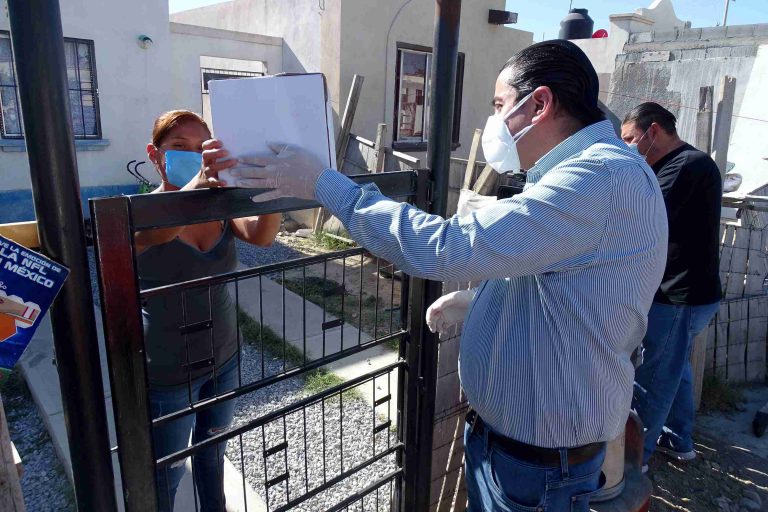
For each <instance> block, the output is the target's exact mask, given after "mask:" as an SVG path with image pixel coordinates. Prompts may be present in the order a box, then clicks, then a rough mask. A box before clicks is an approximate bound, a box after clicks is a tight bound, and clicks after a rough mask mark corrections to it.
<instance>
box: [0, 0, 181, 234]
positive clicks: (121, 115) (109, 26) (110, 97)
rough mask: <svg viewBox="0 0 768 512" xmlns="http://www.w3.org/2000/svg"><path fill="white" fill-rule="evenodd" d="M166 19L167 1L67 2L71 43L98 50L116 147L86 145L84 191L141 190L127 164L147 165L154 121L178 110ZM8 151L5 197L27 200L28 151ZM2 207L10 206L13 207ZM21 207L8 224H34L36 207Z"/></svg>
mask: <svg viewBox="0 0 768 512" xmlns="http://www.w3.org/2000/svg"><path fill="white" fill-rule="evenodd" d="M166 12H168V2H167V0H136V1H132V2H100V1H95V0H64V1H62V2H61V16H62V25H63V31H64V36H65V37H73V38H82V39H90V40H93V42H94V49H95V65H96V76H97V81H98V93H99V107H100V112H101V126H102V134H103V138H104V141H108V144H107V145H96V146H94V145H90V146H87V147H85V146H84V145H83V144H81V143H78V151H77V161H78V168H79V173H80V184H81V186H82V187H84V188H87V187H95V188H94V191H95V192H98V191H99V190H107V189H104V188H102V187H110V186H114V185H121V184H123V185H129V187H128V188H133V184H134V183H135V181H134V180H133V178H132V177H131V176H130V175H129V174H128V173H127V172H126V171H125V164H126V162H128V161H129V160H134V159H143V158H144V156H145V155H146V153H145V151H144V146H145V145H146V141H147V138H148V133H149V131H150V129H151V126H152V121H153V120H154V118H155V116H156V115H157V113H158V112H161V111H163V110H166V109H167V108H168V107H169V106H170V105H171V104H172V102H171V97H170V96H171V95H170V87H171V71H170V66H169V63H170V61H171V44H170V31H169V30H168V18H167V16H165V15H164V13H166ZM8 29H9V21H8V18H7V16H5V15H2V16H0V30H8ZM140 34H146V35H148V36H150V37H151V38H152V39H153V40H154V45H153V46H152V47H151V48H149V49H147V50H144V49H142V48H140V47H139V46H138V44H137V36H138V35H140ZM1 142H2V141H0V146H2V143H1ZM1 149H2V151H0V170H2V174H3V180H2V182H1V183H0V193H2V191H13V190H16V191H19V192H18V193H16V194H15V195H14V196H13V197H26V196H25V194H24V193H23V192H21V191H23V190H25V189H29V186H30V181H29V165H28V161H27V153H26V151H18V149H20V148H18V147H17V148H9V147H6V146H2V147H1ZM12 149H16V151H10V150H12ZM86 149H91V150H90V151H86ZM93 149H97V150H93ZM8 197H10V196H8ZM2 201H3V204H4V205H5V204H6V203H10V201H6V200H5V199H3V200H2ZM13 207H14V208H13V211H10V210H7V211H6V212H5V213H4V214H3V215H2V216H0V222H1V221H10V220H21V219H24V218H26V219H29V218H31V217H32V216H33V213H32V205H31V201H24V200H20V201H14V202H13Z"/></svg>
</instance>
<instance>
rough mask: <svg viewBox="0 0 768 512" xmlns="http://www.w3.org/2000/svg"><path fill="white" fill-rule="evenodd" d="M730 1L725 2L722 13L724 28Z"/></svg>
mask: <svg viewBox="0 0 768 512" xmlns="http://www.w3.org/2000/svg"><path fill="white" fill-rule="evenodd" d="M730 3H731V0H725V12H723V26H725V25H726V24H727V23H728V6H729V5H730Z"/></svg>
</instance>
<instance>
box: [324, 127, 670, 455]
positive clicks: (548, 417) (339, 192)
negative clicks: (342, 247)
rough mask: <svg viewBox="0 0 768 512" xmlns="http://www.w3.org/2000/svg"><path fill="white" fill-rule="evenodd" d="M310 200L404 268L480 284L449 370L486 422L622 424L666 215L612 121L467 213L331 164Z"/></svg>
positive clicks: (580, 433) (650, 178) (524, 436)
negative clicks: (445, 212)
mask: <svg viewBox="0 0 768 512" xmlns="http://www.w3.org/2000/svg"><path fill="white" fill-rule="evenodd" d="M532 136H535V135H534V132H532V133H531V134H530V135H528V137H532ZM316 197H317V199H318V200H319V201H320V202H322V203H323V204H324V205H325V206H326V207H327V208H328V209H329V210H330V211H331V212H332V213H333V214H334V215H336V216H337V217H338V218H339V219H340V220H341V221H342V222H343V223H344V225H345V226H346V227H347V229H348V230H349V233H350V234H351V235H352V237H353V238H354V239H355V240H357V241H358V242H359V243H360V244H362V245H363V246H364V247H366V248H367V249H368V250H370V251H371V252H373V253H374V254H376V255H378V256H381V257H383V258H386V259H387V260H389V261H391V262H393V263H395V264H396V265H398V266H399V267H400V268H402V269H403V270H404V271H405V272H407V273H409V274H411V275H414V276H420V277H424V278H427V279H433V280H438V281H480V280H484V281H483V282H482V284H481V285H480V286H479V288H478V291H477V293H476V294H475V298H474V300H473V302H472V304H471V306H470V309H469V312H468V314H467V317H466V319H465V323H464V331H463V335H462V339H461V351H460V370H459V372H460V376H461V383H462V387H463V388H464V391H465V393H466V395H467V398H468V400H469V402H470V404H471V405H472V407H474V408H475V409H476V410H477V412H478V413H479V415H480V416H481V417H482V418H483V420H484V421H485V422H486V423H487V424H488V425H489V426H490V427H491V428H493V429H494V430H495V431H497V432H499V433H500V434H502V435H505V436H507V437H510V438H512V439H515V440H518V441H521V442H524V443H528V444H533V445H536V446H542V447H549V448H556V447H573V446H581V445H584V444H588V443H593V442H597V441H608V440H611V439H613V438H615V437H616V436H617V435H618V434H619V433H620V432H621V431H622V430H623V428H624V423H625V421H626V418H627V415H628V413H629V407H630V401H631V395H632V381H633V378H634V369H633V366H632V363H631V362H630V354H631V352H632V350H633V349H634V348H635V347H636V346H637V345H638V344H639V343H640V341H641V339H642V337H643V335H644V334H645V329H646V315H647V313H648V309H649V308H650V305H651V301H652V299H653V295H654V293H655V292H656V289H657V288H658V286H659V283H660V281H661V277H662V273H663V271H664V265H665V261H666V252H667V250H666V244H667V216H666V210H665V207H664V199H663V198H662V196H661V191H660V190H659V186H658V184H657V181H656V177H655V176H654V174H653V172H652V171H651V169H650V168H649V167H648V166H647V165H646V163H645V161H644V160H643V159H642V158H641V157H640V156H638V155H637V154H636V153H633V152H631V151H630V150H629V149H628V148H627V146H626V145H625V144H624V143H623V142H622V141H621V140H619V139H618V138H616V136H615V133H614V131H613V128H612V126H611V124H610V123H609V122H608V121H603V122H599V123H595V124H593V125H590V126H587V127H586V128H583V129H582V130H580V131H579V132H577V133H575V134H574V135H572V136H571V137H569V138H568V139H566V140H564V141H563V142H562V143H560V144H559V145H558V146H556V147H555V148H554V149H552V150H551V151H550V152H549V153H547V154H546V155H545V156H544V157H542V158H541V159H540V160H539V161H538V162H536V165H535V166H534V167H533V168H532V169H530V170H529V171H528V184H527V185H526V189H525V190H524V192H522V193H521V194H518V195H517V196H514V197H512V198H509V199H504V200H500V201H498V202H496V203H494V204H493V205H490V206H486V207H485V208H481V209H480V210H478V211H475V212H474V213H472V214H471V215H469V216H464V217H458V216H454V217H451V218H450V219H443V218H441V217H438V216H435V215H429V214H427V213H425V212H423V211H421V210H419V209H417V208H414V207H412V206H409V205H407V204H404V203H398V202H395V201H392V200H390V199H387V198H386V197H384V196H382V194H381V193H380V192H379V191H378V189H377V188H376V187H375V186H373V185H365V186H362V187H361V186H358V185H356V184H354V183H353V182H352V181H350V180H349V179H347V178H346V177H345V176H343V175H341V174H340V173H337V172H333V171H330V170H326V171H324V172H323V173H322V174H321V176H320V178H319V180H318V183H317V188H316Z"/></svg>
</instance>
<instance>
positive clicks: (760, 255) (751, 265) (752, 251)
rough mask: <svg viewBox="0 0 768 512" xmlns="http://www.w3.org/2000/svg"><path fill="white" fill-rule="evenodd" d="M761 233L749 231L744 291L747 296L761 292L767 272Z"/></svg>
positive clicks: (759, 231)
mask: <svg viewBox="0 0 768 512" xmlns="http://www.w3.org/2000/svg"><path fill="white" fill-rule="evenodd" d="M762 242H763V233H762V231H761V230H757V229H753V230H750V233H749V258H748V260H747V281H746V284H745V288H744V293H745V295H746V296H747V297H751V296H753V295H758V294H763V281H764V280H765V276H766V274H768V266H767V265H766V253H765V250H764V246H763V243H762Z"/></svg>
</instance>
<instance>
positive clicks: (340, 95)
mask: <svg viewBox="0 0 768 512" xmlns="http://www.w3.org/2000/svg"><path fill="white" fill-rule="evenodd" d="M504 8H505V2H504V0H481V1H480V0H478V1H472V2H465V3H464V5H463V6H462V13H461V36H460V43H459V52H460V53H461V54H462V56H461V62H462V64H463V73H461V76H460V77H459V78H460V81H459V83H458V84H457V85H459V87H458V88H457V90H458V91H459V93H460V99H459V102H458V104H457V105H458V106H459V110H458V116H457V117H456V120H457V126H456V127H455V129H454V133H455V140H454V142H455V143H456V144H455V146H456V149H455V151H454V156H457V157H465V156H466V155H467V154H468V152H469V146H470V143H471V140H472V135H473V132H474V129H475V128H481V127H482V126H484V124H485V120H486V118H487V116H488V115H489V114H490V113H491V108H490V103H489V101H490V98H491V97H492V95H493V85H494V80H495V78H496V75H497V74H498V71H499V69H500V68H501V66H502V65H503V64H504V63H505V62H506V60H507V59H508V58H509V57H511V56H512V54H513V53H515V52H516V51H518V50H520V49H522V48H524V47H525V46H528V45H529V44H531V43H532V41H533V34H531V33H530V32H525V31H521V30H517V29H514V28H508V27H506V26H504V25H493V24H490V23H489V22H488V11H489V9H495V10H504ZM434 18H435V3H434V0H411V1H398V2H390V1H380V0H325V1H323V2H317V0H232V1H229V2H224V3H220V4H215V5H211V6H208V7H202V8H198V9H192V10H189V11H182V12H178V13H174V14H172V15H171V20H172V21H173V22H178V23H185V24H189V25H202V26H209V27H214V28H219V29H227V30H236V31H241V32H251V33H256V34H263V35H266V36H274V37H281V38H282V39H283V70H284V71H286V72H314V71H320V72H322V73H324V74H325V76H326V79H327V83H328V87H329V93H330V97H331V101H332V104H333V108H334V111H335V114H336V116H337V117H338V116H339V115H341V114H342V113H343V109H344V104H345V102H346V99H347V96H348V94H349V89H350V87H351V84H352V78H353V76H354V75H355V74H359V75H362V76H364V77H365V82H364V84H363V89H362V94H361V97H360V103H359V104H358V108H357V111H356V114H355V121H354V125H353V127H352V131H353V132H354V133H356V134H358V135H361V136H363V137H366V138H369V139H373V138H374V137H375V135H376V128H377V125H378V124H379V123H385V124H387V128H388V130H387V140H386V142H387V144H388V145H391V146H392V147H394V148H395V149H397V150H399V151H403V152H407V153H411V154H413V155H414V156H417V157H422V158H423V156H424V154H425V151H426V140H428V137H429V133H428V132H429V130H428V127H427V126H425V124H426V120H427V119H428V110H427V107H428V100H429V88H430V85H429V84H426V85H425V83H426V82H427V80H425V78H426V77H427V76H428V74H429V69H428V66H429V63H430V62H431V57H430V56H428V55H429V54H430V53H431V47H432V44H433V27H434ZM401 68H402V69H401ZM419 84H421V85H419Z"/></svg>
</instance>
